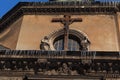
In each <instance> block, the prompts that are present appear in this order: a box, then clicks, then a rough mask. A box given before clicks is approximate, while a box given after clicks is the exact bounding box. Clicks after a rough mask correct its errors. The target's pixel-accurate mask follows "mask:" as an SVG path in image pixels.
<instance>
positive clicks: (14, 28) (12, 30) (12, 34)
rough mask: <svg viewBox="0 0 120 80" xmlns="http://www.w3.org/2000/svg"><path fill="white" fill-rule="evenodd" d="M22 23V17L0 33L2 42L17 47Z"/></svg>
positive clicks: (4, 44)
mask: <svg viewBox="0 0 120 80" xmlns="http://www.w3.org/2000/svg"><path fill="white" fill-rule="evenodd" d="M21 23H22V17H21V18H20V19H18V20H17V21H15V22H14V23H13V24H12V25H11V26H9V27H8V28H7V29H6V30H4V31H3V32H2V33H0V44H1V45H3V46H5V47H7V48H10V49H16V44H17V40H18V36H19V31H20V27H21Z"/></svg>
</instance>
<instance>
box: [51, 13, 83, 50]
mask: <svg viewBox="0 0 120 80" xmlns="http://www.w3.org/2000/svg"><path fill="white" fill-rule="evenodd" d="M52 22H61V23H62V24H63V25H64V50H68V39H69V25H70V24H72V23H73V22H82V19H81V18H71V16H70V15H64V18H53V19H52Z"/></svg>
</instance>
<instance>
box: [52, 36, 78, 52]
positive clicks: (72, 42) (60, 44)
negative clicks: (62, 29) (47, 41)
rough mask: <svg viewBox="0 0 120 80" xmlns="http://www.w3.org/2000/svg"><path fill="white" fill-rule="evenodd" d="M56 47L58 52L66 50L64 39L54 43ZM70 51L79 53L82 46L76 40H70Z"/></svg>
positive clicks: (61, 38)
mask: <svg viewBox="0 0 120 80" xmlns="http://www.w3.org/2000/svg"><path fill="white" fill-rule="evenodd" d="M54 47H55V49H56V50H58V51H59V50H64V37H60V38H58V39H57V40H56V41H55V42H54ZM68 50H69V51H79V50H80V44H79V43H78V41H77V40H76V39H75V38H72V37H71V38H69V39H68Z"/></svg>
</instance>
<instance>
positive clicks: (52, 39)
mask: <svg viewBox="0 0 120 80" xmlns="http://www.w3.org/2000/svg"><path fill="white" fill-rule="evenodd" d="M89 44H90V41H89V40H88V38H87V37H86V36H85V35H84V34H82V33H81V32H79V31H77V30H72V29H70V30H69V38H68V51H80V50H88V46H89ZM40 49H41V50H57V51H61V50H64V30H63V29H61V30H59V31H56V32H54V33H52V34H50V35H49V36H45V37H44V39H43V40H41V44H40Z"/></svg>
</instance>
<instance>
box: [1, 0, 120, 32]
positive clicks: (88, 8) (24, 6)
mask: <svg viewBox="0 0 120 80" xmlns="http://www.w3.org/2000/svg"><path fill="white" fill-rule="evenodd" d="M119 11H120V3H115V2H106V3H105V2H104V3H100V2H88V3H87V2H86V3H85V2H19V3H18V4H17V5H16V6H15V7H14V8H13V9H12V10H10V11H9V12H8V13H7V14H6V15H4V16H3V17H2V18H1V19H0V32H2V31H3V30H4V29H5V28H6V27H8V26H9V25H11V24H12V23H13V22H15V21H16V20H17V19H18V18H20V17H21V16H23V15H59V14H60V15H64V14H72V15H74V14H76V15H78V14H79V15H83V14H84V15H88V14H90V15H93V14H109V15H110V14H114V13H116V12H119Z"/></svg>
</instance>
